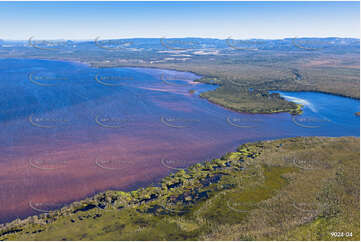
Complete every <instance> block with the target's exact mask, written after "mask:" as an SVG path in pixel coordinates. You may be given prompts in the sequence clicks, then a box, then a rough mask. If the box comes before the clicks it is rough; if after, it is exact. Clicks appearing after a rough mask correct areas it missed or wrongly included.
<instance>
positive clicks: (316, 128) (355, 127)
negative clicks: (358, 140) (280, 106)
mask: <svg viewBox="0 0 361 242" xmlns="http://www.w3.org/2000/svg"><path fill="white" fill-rule="evenodd" d="M277 93H280V94H281V96H282V97H284V98H285V99H287V100H289V101H293V102H295V103H299V104H302V105H303V106H304V107H303V108H302V110H303V114H302V115H299V116H298V117H297V118H296V119H295V120H296V123H298V122H297V120H301V121H303V122H301V128H302V123H303V124H304V126H307V127H308V128H307V129H312V131H311V132H310V131H306V130H305V135H306V134H307V135H325V133H326V136H358V137H359V136H360V118H359V117H358V116H356V115H355V113H356V112H360V101H359V100H356V99H352V98H346V97H340V96H336V95H330V94H325V93H319V92H282V91H277ZM304 129H306V128H304ZM327 132H328V134H327Z"/></svg>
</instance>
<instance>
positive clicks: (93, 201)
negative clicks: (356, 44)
mask: <svg viewBox="0 0 361 242" xmlns="http://www.w3.org/2000/svg"><path fill="white" fill-rule="evenodd" d="M307 140H308V141H307V143H300V142H306V140H305V137H290V138H281V139H272V140H266V141H257V142H249V143H246V144H243V145H240V146H238V147H237V148H236V149H235V150H234V151H231V152H229V153H227V154H225V155H224V156H223V157H220V158H219V159H214V160H212V161H210V162H207V161H203V162H199V163H197V164H194V165H192V166H190V167H189V168H187V169H186V170H185V171H177V172H174V173H172V174H170V175H168V176H165V177H163V178H162V180H161V182H160V185H161V186H157V185H158V184H156V185H148V186H146V187H145V188H140V189H137V190H133V191H130V192H124V191H121V190H106V191H105V192H101V193H97V194H95V195H94V196H92V197H89V198H86V199H82V200H77V201H75V202H73V203H71V204H68V205H65V206H63V207H62V208H59V209H54V210H51V211H48V212H46V213H41V214H40V215H35V216H32V217H27V218H25V219H20V220H19V219H18V220H13V221H11V222H9V223H5V224H0V231H1V232H0V237H2V239H5V240H13V239H15V240H18V239H16V238H19V237H17V236H26V234H28V233H30V234H35V235H34V236H38V235H39V236H41V235H42V234H43V235H45V236H46V235H49V236H51V233H52V231H48V230H47V228H48V227H49V226H59V225H61V224H62V223H65V222H66V221H67V222H66V224H68V226H73V225H77V226H82V224H84V223H83V222H84V221H83V222H82V221H80V220H86V221H87V220H88V221H89V222H90V223H95V224H97V223H98V224H99V223H102V222H101V221H103V220H105V221H106V220H108V219H110V221H109V222H110V223H114V221H113V220H112V219H111V216H113V217H114V216H115V217H114V219H116V217H117V216H128V215H127V214H129V213H130V214H133V212H130V211H134V214H135V215H136V214H138V215H136V216H138V218H139V216H140V218H144V219H146V218H149V216H150V215H153V216H151V217H152V218H153V219H155V220H156V221H157V220H158V219H162V218H164V216H172V218H174V216H181V215H182V214H185V213H188V212H192V211H197V209H198V208H199V206H201V207H202V206H204V205H207V204H208V203H207V201H208V199H212V201H214V200H215V199H217V197H218V196H219V195H221V196H223V195H222V193H223V194H224V193H228V194H229V193H231V194H232V193H234V192H236V191H238V190H237V186H236V188H234V187H233V188H227V187H225V185H227V184H228V183H229V182H227V181H228V179H235V181H236V184H238V182H240V181H241V180H242V177H243V176H245V178H247V177H248V179H249V178H250V177H254V175H252V174H253V173H252V171H253V168H252V167H254V166H255V165H256V167H258V166H260V167H258V168H254V169H257V170H258V169H261V170H260V171H259V172H261V171H262V170H263V172H261V173H262V174H263V175H261V174H258V172H257V174H258V175H257V177H258V178H256V181H253V179H252V180H251V181H250V182H251V183H250V184H248V183H249V182H248V183H246V184H248V185H242V186H241V188H242V187H244V186H250V187H251V190H250V191H251V192H254V193H255V194H258V193H259V192H260V191H261V192H262V191H263V190H260V191H258V190H257V189H258V188H257V187H254V185H255V184H258V183H255V184H254V183H252V181H253V182H257V181H258V179H268V181H272V184H273V182H276V183H277V182H281V183H280V185H281V184H283V185H282V186H280V187H279V188H278V189H277V190H276V191H277V192H278V191H287V189H286V190H284V189H285V187H287V186H288V185H287V184H289V183H287V182H286V183H284V181H282V180H279V178H278V175H282V174H283V173H285V174H286V173H288V174H290V172H291V174H294V175H293V176H296V175H297V174H299V175H297V176H301V177H303V176H304V175H307V174H308V176H310V174H311V173H307V172H308V171H307V170H302V169H306V168H302V163H300V164H298V163H294V164H293V163H292V162H291V163H287V160H285V161H280V164H279V165H277V164H278V163H277V164H273V161H270V162H265V161H264V162H263V163H265V164H263V165H262V162H261V161H262V160H264V157H265V156H266V157H269V159H274V158H272V155H271V154H278V153H279V152H281V153H285V154H287V152H289V151H290V150H289V149H293V148H292V147H293V145H297V147H299V145H301V147H302V146H303V145H305V144H306V145H307V146H310V149H311V148H312V149H315V150H313V151H312V152H316V153H317V154H319V152H318V149H325V147H326V149H328V150H330V149H332V147H333V144H334V142H336V143H339V142H341V143H342V144H343V142H346V143H345V146H347V144H348V142H353V146H352V147H353V149H359V147H358V146H357V143H358V144H359V137H356V138H355V137H353V136H341V137H336V138H335V137H321V136H313V137H308V138H307ZM355 143H356V145H355ZM327 147H328V148H327ZM303 149H304V148H303ZM266 151H267V153H266ZM269 152H270V153H269ZM333 152H337V151H333ZM321 153H322V152H321ZM266 154H267V155H266ZM269 155H271V156H269ZM347 157H349V156H348V153H345V156H344V159H346V160H347ZM352 157H354V154H352ZM276 158H277V157H276ZM277 160H278V159H277ZM259 162H261V163H260V164H259ZM285 162H286V163H285ZM337 162H340V161H338V159H333V160H332V163H331V164H333V166H336V165H337V164H338V163H337ZM253 163H254V164H253ZM327 164H328V163H327ZM329 165H330V164H328V165H326V164H325V166H321V167H320V168H319V169H329ZM207 167H213V168H212V169H209V168H207ZM241 167H245V169H240V168H241ZM262 167H263V168H262ZM206 168H207V169H206ZM205 169H206V170H205ZM218 169H220V170H218ZM249 169H250V170H249ZM247 170H249V171H250V172H251V173H249V172H248V171H247ZM223 172H224V174H223V175H221V177H224V178H227V177H228V178H227V179H226V180H225V181H226V183H224V182H225V181H222V180H220V179H219V178H217V177H218V175H219V174H222V173H223ZM264 172H267V174H268V175H267V174H265V173H264ZM270 172H271V173H270ZM273 173H274V175H276V176H274V175H272V176H270V174H273ZM317 174H320V173H317ZM317 174H316V175H317ZM189 175H190V176H191V178H188V176H189ZM234 176H236V177H234ZM238 176H241V178H239V177H238ZM207 177H210V178H213V177H214V178H215V179H216V180H214V181H213V180H212V179H211V180H209V181H208V180H207ZM179 179H180V180H179ZM188 179H191V180H190V181H191V184H193V182H195V183H194V186H195V189H196V194H198V195H200V196H196V197H194V198H193V199H192V204H191V205H179V204H178V202H177V203H176V204H173V203H172V204H168V203H164V202H165V201H167V200H164V199H165V198H167V197H172V196H174V195H176V194H178V195H179V194H188V195H189V191H190V190H188V189H189V188H188V187H189V185H185V183H184V182H186V181H187V180H188ZM204 179H205V180H204ZM238 179H241V180H240V181H238ZM269 179H271V180H269ZM274 179H275V180H274ZM321 180H322V179H318V180H317V181H321ZM179 181H183V182H182V184H184V185H181V186H175V187H174V189H175V190H173V189H172V190H168V189H167V188H164V186H166V187H167V186H169V187H173V185H175V184H178V182H179ZM199 181H207V184H203V182H201V184H202V185H201V187H203V188H202V189H200V190H199V191H198V190H197V189H198V186H199V183H198V182H199ZM219 183H220V184H219ZM186 184H188V183H186ZM196 184H198V185H196ZM217 184H218V185H217ZM222 184H223V185H222ZM252 184H253V185H252ZM263 184H265V185H267V184H268V182H265V183H263ZM298 184H301V186H303V185H302V184H303V180H302V179H301V183H298ZM258 185H260V184H258ZM219 186H221V187H222V188H218V187H219ZM238 186H239V185H238ZM191 187H193V185H192V186H191ZM204 189H205V191H209V193H210V194H209V196H208V195H206V196H205V197H203V196H202V194H203V192H202V191H204ZM234 189H236V190H234ZM279 189H280V190H279ZM303 189H307V186H303ZM266 190H267V189H266ZM292 190H293V189H291V191H292ZM162 191H163V192H162ZM268 192H270V191H268ZM268 192H267V193H268ZM153 194H155V195H154V197H153ZM237 194H238V193H237ZM240 194H242V196H246V197H247V194H248V193H245V194H243V193H242V191H240ZM272 194H273V193H272V192H271V193H270V194H269V195H267V196H266V197H264V198H262V199H265V201H266V200H267V199H270V198H272V197H273V196H274V194H273V195H272ZM291 194H292V192H291ZM114 196H116V198H115V197H114ZM109 197H110V198H111V200H112V201H113V199H116V200H115V201H118V202H120V204H125V205H122V206H121V207H117V206H116V205H115V204H113V202H109V201H110V200H109V199H108V198H109ZM184 198H186V197H184ZM229 198H231V199H234V198H232V196H231V197H228V199H229ZM306 199H312V198H309V197H307V198H306ZM222 200H224V199H221V201H222ZM182 201H183V200H182ZM185 201H187V199H186V200H185ZM227 201H230V202H231V203H230V204H231V206H229V205H230V204H229V203H227V204H225V205H227V206H228V208H229V209H231V210H232V211H230V210H228V212H232V213H233V214H234V215H233V216H236V218H237V216H238V215H237V214H239V215H242V213H243V212H241V213H234V212H235V211H236V212H237V211H239V210H237V209H238V208H237V207H232V206H237V204H238V203H237V202H236V201H233V202H232V200H227ZM251 201H253V200H252V199H251ZM291 201H292V200H291ZM295 201H296V202H297V201H298V200H293V202H295ZM302 201H303V200H302ZM204 202H205V203H204ZM254 202H255V203H256V202H257V201H254ZM183 203H184V201H183ZM104 204H105V205H104ZM107 204H108V205H109V206H108V205H107ZM116 204H117V203H116ZM186 204H187V203H186ZM277 204H278V203H277ZM277 204H276V205H277ZM286 205H287V204H286ZM289 205H292V204H289ZM291 207H292V206H291ZM153 209H155V210H153ZM159 209H160V210H161V211H163V212H159ZM203 209H207V210H208V209H211V208H208V206H206V208H203ZM248 209H249V208H247V210H248ZM250 209H251V210H252V209H258V208H257V207H256V208H250ZM251 210H250V211H251ZM210 211H212V210H210ZM224 212H227V207H224V210H223V212H222V213H224ZM153 213H154V214H153ZM121 214H123V215H121ZM147 214H148V215H147ZM89 216H90V217H89ZM93 216H94V217H93ZM97 218H100V221H97V220H93V219H97ZM58 220H59V221H58ZM116 221H118V220H116ZM313 222H317V220H313ZM73 223H75V224H73ZM86 223H87V222H85V224H86ZM104 226H107V225H104ZM54 228H55V227H54ZM58 229H60V231H63V230H64V229H67V230H66V231H68V232H70V233H72V230H71V229H70V230H68V229H69V227H60V228H59V227H58ZM26 231H28V232H26ZM32 231H35V232H33V233H31V232H32ZM43 231H44V232H43ZM80 235H81V234H80ZM14 236H15V237H14ZM59 236H66V237H67V238H68V236H67V235H65V234H64V235H62V234H60V235H59ZM20 238H21V237H20ZM56 238H57V237H56ZM115 238H117V237H115ZM53 239H54V238H53ZM56 240H58V239H56Z"/></svg>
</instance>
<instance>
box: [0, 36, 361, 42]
mask: <svg viewBox="0 0 361 242" xmlns="http://www.w3.org/2000/svg"><path fill="white" fill-rule="evenodd" d="M231 37H232V36H229V37H227V38H215V37H193V36H187V37H169V38H167V37H127V38H102V40H119V39H214V40H227V39H233V40H287V39H311V38H312V39H328V38H337V39H358V40H360V37H337V36H327V37H326V36H324V37H319V36H301V37H300V36H295V37H284V38H246V39H241V38H231ZM32 38H34V36H30V37H29V38H27V39H5V38H0V40H2V41H29V40H30V39H32ZM97 38H100V36H97V37H95V38H92V39H64V38H56V39H55V38H54V39H50V38H49V39H34V40H35V41H36V40H38V41H39V40H53V41H59V40H63V41H94V40H96V39H97Z"/></svg>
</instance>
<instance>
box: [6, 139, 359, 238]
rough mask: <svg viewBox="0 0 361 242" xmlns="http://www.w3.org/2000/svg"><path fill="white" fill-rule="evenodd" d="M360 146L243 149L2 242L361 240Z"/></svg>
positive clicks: (10, 229)
mask: <svg viewBox="0 0 361 242" xmlns="http://www.w3.org/2000/svg"><path fill="white" fill-rule="evenodd" d="M359 146H360V140H359V138H354V137H341V138H324V137H312V138H311V137H308V138H303V137H299V138H288V139H281V140H275V141H264V142H256V143H250V144H244V145H241V146H240V147H239V148H238V149H237V151H235V152H231V153H228V154H226V155H224V156H223V157H220V158H218V159H214V160H212V161H205V162H204V163H201V164H195V165H193V166H191V167H189V168H188V169H187V170H175V173H173V174H171V175H169V176H167V177H165V178H164V179H162V181H161V182H160V184H159V185H155V186H149V187H146V188H141V189H138V190H136V191H131V192H122V191H107V192H104V193H99V194H97V195H95V196H94V197H90V198H87V199H84V200H83V201H80V202H75V203H72V204H70V205H68V206H66V207H64V208H62V209H60V210H56V211H50V212H48V213H44V214H41V215H39V216H33V217H29V218H27V219H24V220H15V221H13V222H11V223H8V224H6V225H3V226H2V227H0V239H1V240H359V239H360V231H359V228H360V224H359V221H360V213H359V206H360V204H359V197H360V177H359V170H360V162H359V159H360V150H359ZM332 232H339V233H338V234H333V233H332ZM333 235H334V236H333Z"/></svg>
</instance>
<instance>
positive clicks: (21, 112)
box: [0, 59, 360, 222]
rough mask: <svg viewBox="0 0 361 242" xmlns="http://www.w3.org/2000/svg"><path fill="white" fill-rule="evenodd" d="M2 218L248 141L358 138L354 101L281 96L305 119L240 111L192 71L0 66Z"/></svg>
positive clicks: (40, 63)
mask: <svg viewBox="0 0 361 242" xmlns="http://www.w3.org/2000/svg"><path fill="white" fill-rule="evenodd" d="M0 77H1V81H0V94H1V95H0V105H1V106H0V154H1V156H0V222H4V221H8V220H10V219H14V218H16V217H17V216H19V217H24V216H28V215H32V214H37V213H39V212H41V211H48V210H49V209H52V208H57V207H60V206H62V205H63V204H64V203H68V202H71V201H74V200H78V199H81V198H84V197H86V196H89V195H91V194H94V193H95V192H98V191H104V190H106V189H110V188H114V189H124V190H127V189H133V188H136V187H139V186H141V185H145V184H149V183H150V182H154V181H157V180H159V178H160V177H162V176H165V175H167V174H169V173H170V172H176V171H177V169H178V168H183V167H187V166H189V165H190V164H193V163H195V162H199V161H204V160H207V159H211V158H215V157H219V156H220V155H222V154H224V153H226V152H229V151H233V150H234V149H235V148H236V147H237V146H238V145H240V144H242V143H246V142H250V141H256V140H266V139H277V138H283V137H293V136H310V135H317V136H321V135H322V136H350V135H351V136H359V132H360V129H359V118H358V117H356V116H355V115H354V113H355V112H356V111H358V110H359V101H358V100H353V99H348V98H344V97H339V96H332V95H327V94H320V93H305V92H300V93H290V92H281V94H282V95H284V96H285V98H288V99H292V100H294V101H297V102H303V103H304V104H305V108H304V110H305V112H304V114H303V115H300V116H297V118H295V117H292V116H291V115H290V114H288V113H281V114H271V115H267V114H257V115H255V114H241V113H236V112H233V111H230V110H226V109H224V108H222V107H220V106H217V105H214V104H211V103H209V102H208V101H207V100H205V99H201V98H200V97H199V93H201V92H204V91H207V90H212V89H214V88H216V86H213V85H207V84H200V83H196V82H193V80H195V79H197V78H199V77H198V76H197V75H195V74H192V73H186V72H177V71H170V70H160V69H147V68H100V69H97V68H91V67H89V66H87V65H84V64H80V63H72V62H62V61H47V60H28V59H26V60H25V59H3V60H0Z"/></svg>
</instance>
